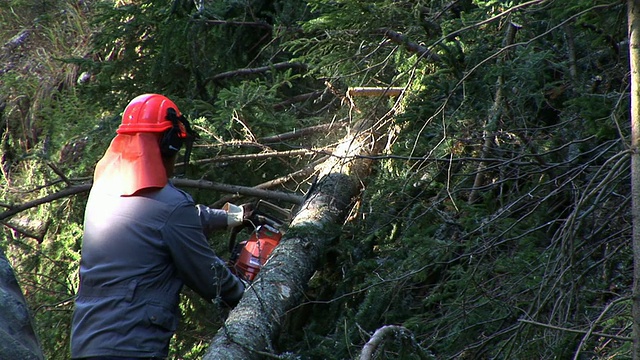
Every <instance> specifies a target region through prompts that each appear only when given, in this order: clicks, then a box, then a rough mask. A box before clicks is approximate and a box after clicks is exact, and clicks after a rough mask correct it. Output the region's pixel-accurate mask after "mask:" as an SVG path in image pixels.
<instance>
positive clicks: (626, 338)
mask: <svg viewBox="0 0 640 360" xmlns="http://www.w3.org/2000/svg"><path fill="white" fill-rule="evenodd" d="M518 321H519V322H522V323H526V324H531V325H536V326H542V327H546V328H549V329H553V330H559V331H565V332H570V333H574V334H587V331H585V330H578V329H569V328H565V327H560V326H555V325H551V324H545V323H541V322H537V321H533V320H525V319H519V320H518ZM591 335H595V336H601V337H604V338H608V339H614V340H620V341H632V338H630V337H627V336H618V335H611V334H604V333H599V332H591Z"/></svg>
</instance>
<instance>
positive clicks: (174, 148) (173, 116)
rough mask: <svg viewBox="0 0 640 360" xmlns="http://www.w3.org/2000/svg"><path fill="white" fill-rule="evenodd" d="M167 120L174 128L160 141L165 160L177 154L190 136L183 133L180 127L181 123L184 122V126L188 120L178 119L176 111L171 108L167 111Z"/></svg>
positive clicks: (182, 117) (161, 152) (166, 132)
mask: <svg viewBox="0 0 640 360" xmlns="http://www.w3.org/2000/svg"><path fill="white" fill-rule="evenodd" d="M167 120H169V121H171V123H172V124H173V126H172V127H171V128H170V129H169V130H167V131H165V133H164V135H162V139H161V140H160V154H162V157H165V158H169V157H172V156H174V155H175V154H177V153H178V151H180V148H182V144H184V141H185V139H186V138H187V136H188V134H185V133H183V132H182V129H180V125H179V122H180V121H181V122H183V124H184V123H186V119H184V116H180V117H178V114H177V113H176V110H175V109H173V108H169V109H168V110H167ZM186 127H187V125H185V128H186Z"/></svg>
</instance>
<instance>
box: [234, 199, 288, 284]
mask: <svg viewBox="0 0 640 360" xmlns="http://www.w3.org/2000/svg"><path fill="white" fill-rule="evenodd" d="M290 218H291V211H290V210H287V209H283V208H281V207H279V206H277V205H274V204H272V203H270V202H267V201H264V200H259V201H258V202H257V204H256V205H255V206H254V210H253V213H252V214H251V216H250V218H249V219H248V220H245V222H244V223H243V225H242V226H239V227H236V228H234V229H233V230H232V231H231V236H230V238H229V251H230V252H231V256H230V258H229V262H228V265H229V268H230V269H231V271H232V272H233V273H234V274H236V275H237V276H239V277H241V278H242V279H243V280H246V281H249V282H251V281H253V280H254V279H255V278H256V276H257V275H258V272H260V269H262V266H263V265H264V264H265V263H266V262H267V259H268V258H269V255H271V252H272V251H273V249H274V248H275V247H276V246H277V245H278V244H279V243H280V240H281V239H282V235H283V226H284V225H285V224H286V223H288V222H289V220H290ZM247 228H249V229H250V231H251V233H250V235H249V239H248V240H245V241H241V242H239V243H236V239H237V236H238V234H239V233H240V232H242V230H244V229H247Z"/></svg>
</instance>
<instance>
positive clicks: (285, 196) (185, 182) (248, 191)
mask: <svg viewBox="0 0 640 360" xmlns="http://www.w3.org/2000/svg"><path fill="white" fill-rule="evenodd" d="M171 182H173V184H175V185H176V186H178V187H189V188H196V189H209V190H217V191H221V192H226V193H231V194H242V195H246V196H253V197H257V198H261V199H270V200H280V201H285V202H288V203H292V204H300V203H302V201H303V197H302V196H300V195H296V194H290V193H285V192H280V191H269V190H261V189H256V188H252V187H246V186H238V185H228V184H221V183H216V182H213V181H207V180H189V179H172V180H171Z"/></svg>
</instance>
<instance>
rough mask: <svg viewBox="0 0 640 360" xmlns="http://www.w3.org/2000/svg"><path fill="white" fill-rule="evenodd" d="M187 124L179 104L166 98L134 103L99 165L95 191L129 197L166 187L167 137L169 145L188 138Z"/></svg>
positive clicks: (151, 97) (144, 98)
mask: <svg viewBox="0 0 640 360" xmlns="http://www.w3.org/2000/svg"><path fill="white" fill-rule="evenodd" d="M170 109H172V110H173V111H172V110H170ZM185 123H186V119H183V118H182V115H181V114H180V110H178V107H177V106H176V104H175V103H174V102H173V101H171V100H169V99H168V98H167V97H165V96H163V95H159V94H144V95H140V96H138V97H136V98H134V99H133V100H131V102H130V103H129V105H127V107H126V108H125V110H124V114H123V115H122V123H121V124H120V127H119V128H118V130H117V131H116V132H117V133H118V134H117V135H116V137H115V138H114V139H113V140H112V141H111V145H110V146H109V148H108V149H107V151H106V152H105V154H104V156H103V157H102V159H100V161H99V162H98V164H96V169H95V172H94V178H93V180H94V181H93V184H94V185H93V187H94V190H96V191H104V192H110V193H115V194H118V195H124V196H127V195H133V194H135V193H136V192H138V191H139V190H142V189H147V188H162V187H163V186H165V185H166V184H167V181H168V179H167V174H166V172H165V169H164V164H163V160H162V155H161V148H162V146H163V145H162V143H163V141H164V139H165V138H167V136H166V135H167V134H170V135H172V136H169V137H168V140H169V142H168V143H169V144H171V143H172V142H171V139H172V138H173V137H177V138H187V134H188V131H187V130H186V127H185ZM176 127H177V129H176ZM162 133H165V134H164V135H163V134H162ZM92 191H93V190H92Z"/></svg>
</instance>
